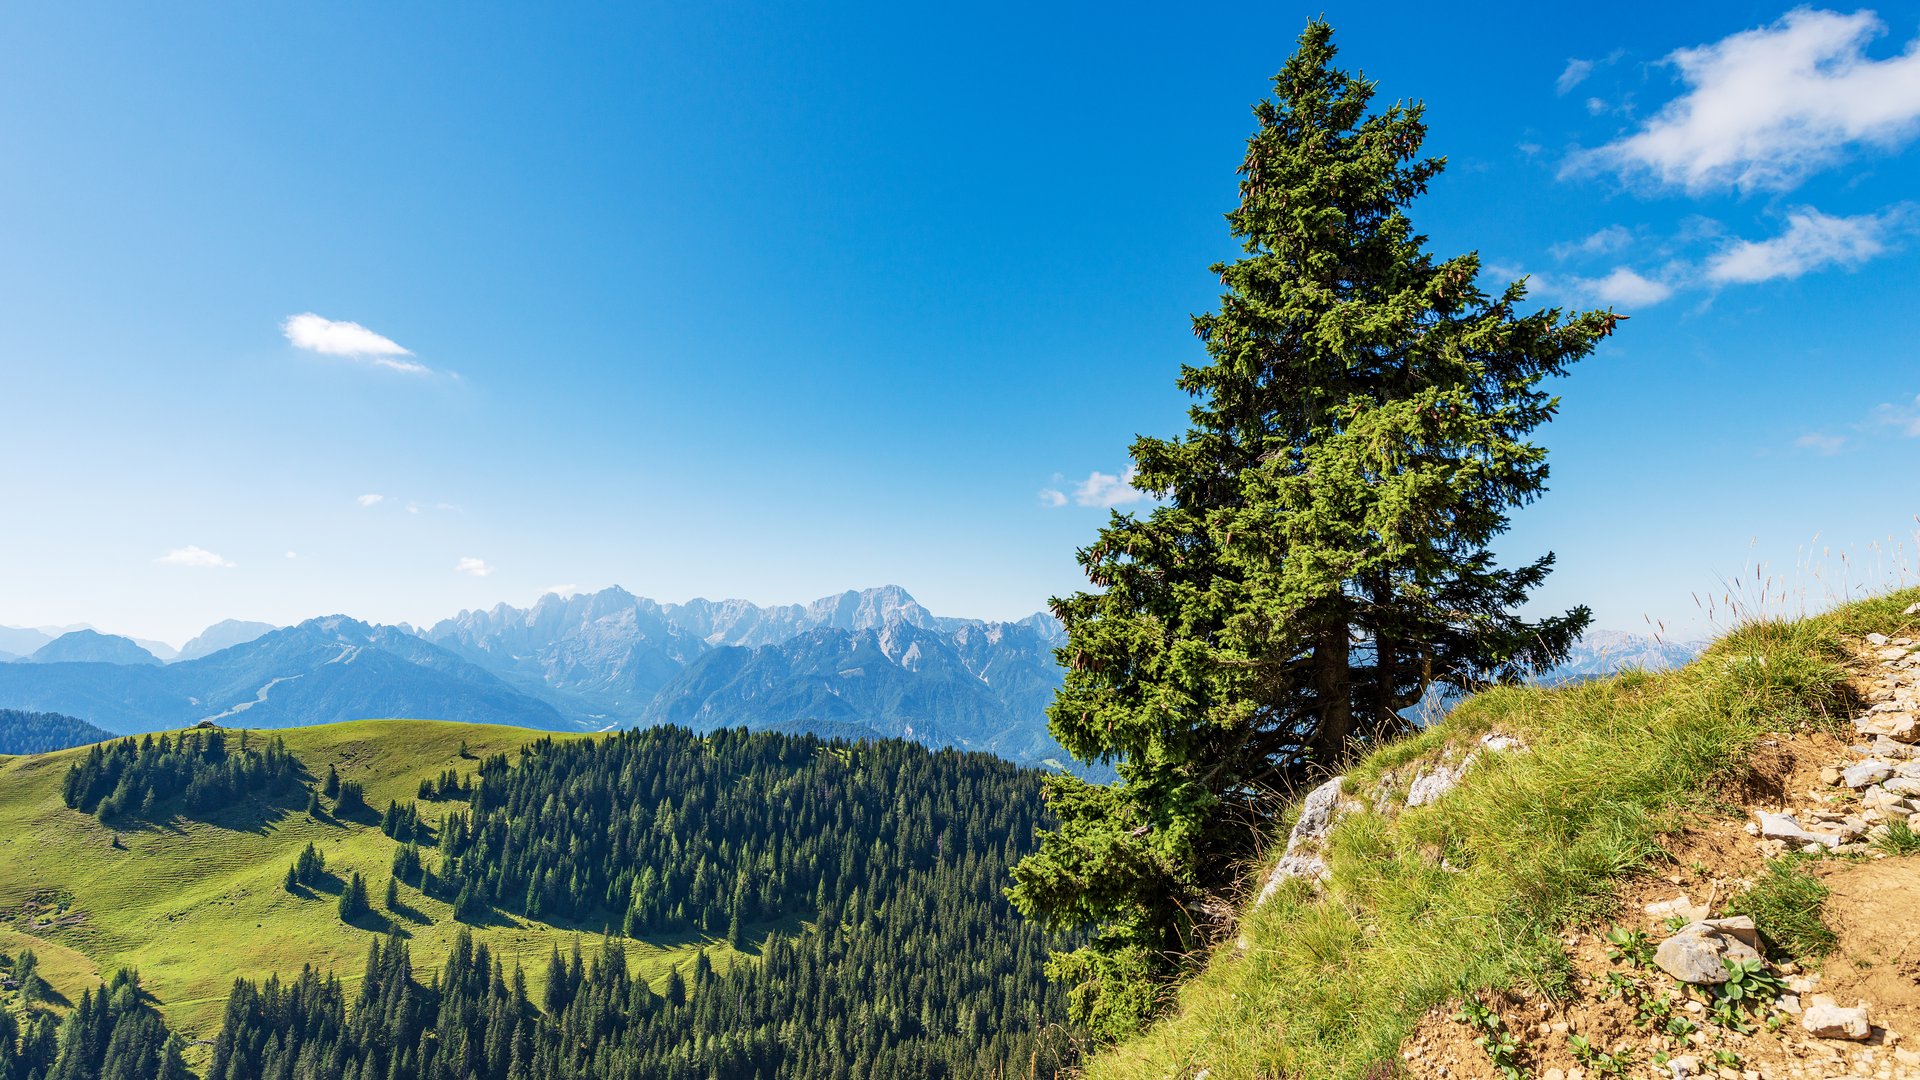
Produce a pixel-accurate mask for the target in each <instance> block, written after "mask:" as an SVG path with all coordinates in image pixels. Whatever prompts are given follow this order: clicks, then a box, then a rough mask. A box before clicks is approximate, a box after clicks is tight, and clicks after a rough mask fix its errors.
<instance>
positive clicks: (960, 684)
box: [642, 618, 1059, 760]
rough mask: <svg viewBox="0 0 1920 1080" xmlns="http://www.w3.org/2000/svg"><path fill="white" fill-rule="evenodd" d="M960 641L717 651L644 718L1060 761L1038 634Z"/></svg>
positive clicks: (988, 630)
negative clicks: (1048, 723)
mask: <svg viewBox="0 0 1920 1080" xmlns="http://www.w3.org/2000/svg"><path fill="white" fill-rule="evenodd" d="M956 633H957V636H959V637H960V638H962V640H961V641H960V642H958V643H956V641H955V640H954V639H953V637H951V636H949V635H945V634H942V633H941V632H939V631H938V630H935V629H929V628H923V627H920V626H916V625H914V624H912V623H909V622H906V621H905V620H904V619H901V618H895V619H894V620H893V621H890V622H888V623H886V624H885V625H883V626H880V627H879V628H867V629H861V630H843V629H838V628H816V629H812V630H807V631H805V632H803V633H800V634H798V635H796V636H794V637H791V638H788V639H787V640H786V641H783V642H781V643H779V644H775V645H761V646H757V647H751V648H749V647H746V646H738V645H722V646H718V647H716V648H714V649H713V650H712V651H710V652H708V653H707V654H705V655H703V656H702V657H700V658H699V659H698V660H696V661H694V662H693V663H692V664H690V665H688V667H687V668H686V670H685V671H683V672H681V673H680V675H679V676H678V677H677V678H675V679H674V680H673V681H672V682H670V683H668V684H667V685H666V687H664V688H663V689H662V690H661V691H660V694H659V696H658V697H657V698H656V699H655V700H654V703H653V705H652V707H651V708H650V709H649V710H648V711H647V712H646V714H645V715H644V716H643V717H642V719H643V721H644V722H646V723H656V724H657V723H675V724H684V725H687V726H689V727H692V728H695V729H696V730H708V729H712V728H715V727H723V726H726V727H731V726H745V727H748V728H753V729H756V730H777V731H791V730H807V731H842V732H843V731H846V730H849V729H857V730H863V731H866V732H868V733H870V734H873V735H880V736H895V737H901V738H909V739H915V740H917V741H920V742H923V743H927V744H929V745H934V746H949V745H950V746H960V747H965V748H968V749H975V750H991V751H994V752H996V753H999V754H1001V755H1003V756H1006V757H1011V758H1017V759H1021V760H1033V759H1037V758H1040V757H1048V756H1055V755H1057V754H1058V749H1057V748H1056V747H1053V746H1052V744H1051V742H1050V741H1049V740H1048V739H1047V737H1046V734H1045V719H1044V715H1043V714H1042V712H1041V710H1042V709H1044V702H1043V701H1042V700H1041V698H1042V687H1043V686H1045V687H1046V689H1045V690H1044V696H1045V697H1047V698H1050V697H1051V695H1052V690H1051V687H1050V686H1047V684H1048V682H1049V680H1051V686H1057V685H1058V684H1059V670H1058V667H1057V665H1055V664H1054V663H1053V660H1052V657H1051V655H1050V654H1049V653H1047V651H1046V649H1045V647H1044V645H1043V644H1042V643H1041V641H1040V639H1039V638H1038V636H1037V635H1034V634H1033V633H1032V632H1031V631H1028V630H1025V629H1022V628H1020V627H1017V626H1012V625H1010V624H999V625H997V626H994V627H978V626H968V627H962V628H961V629H960V630H959V631H957V632H956ZM1010 639H1018V640H1010ZM970 660H971V661H972V662H971V663H970V662H969V661H970ZM1048 669H1051V670H1048Z"/></svg>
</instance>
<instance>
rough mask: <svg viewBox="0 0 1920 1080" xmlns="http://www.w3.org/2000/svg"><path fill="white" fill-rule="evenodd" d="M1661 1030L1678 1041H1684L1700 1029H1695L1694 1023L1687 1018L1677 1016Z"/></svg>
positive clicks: (1662, 1026)
mask: <svg viewBox="0 0 1920 1080" xmlns="http://www.w3.org/2000/svg"><path fill="white" fill-rule="evenodd" d="M1660 1030H1661V1031H1663V1032H1665V1033H1666V1034H1668V1035H1671V1036H1673V1037H1674V1038H1676V1039H1684V1038H1686V1037H1687V1036H1689V1035H1691V1034H1693V1033H1694V1032H1695V1031H1698V1030H1699V1029H1698V1028H1696V1027H1694V1026H1693V1021H1691V1020H1689V1019H1687V1018H1686V1017H1684V1016H1676V1017H1674V1018H1673V1019H1671V1020H1668V1021H1667V1022H1666V1023H1665V1024H1663V1025H1661V1027H1660Z"/></svg>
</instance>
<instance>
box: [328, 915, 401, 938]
mask: <svg viewBox="0 0 1920 1080" xmlns="http://www.w3.org/2000/svg"><path fill="white" fill-rule="evenodd" d="M341 921H342V922H345V923H346V924H347V925H348V926H351V927H353V928H354V929H356V930H365V931H367V932H368V933H370V934H392V935H394V936H397V937H403V938H410V937H412V936H413V932H412V931H410V930H408V929H407V928H406V927H405V926H402V925H401V924H400V923H398V922H395V921H394V920H392V919H389V918H387V917H386V916H385V915H382V914H381V913H380V910H379V909H378V908H369V909H368V910H366V911H364V912H361V913H360V914H358V915H355V916H354V917H353V918H351V919H343V920H341Z"/></svg>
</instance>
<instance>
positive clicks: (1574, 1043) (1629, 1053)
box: [1567, 1035, 1633, 1076]
mask: <svg viewBox="0 0 1920 1080" xmlns="http://www.w3.org/2000/svg"><path fill="white" fill-rule="evenodd" d="M1567 1049H1569V1050H1571V1051H1573V1057H1574V1060H1575V1061H1578V1062H1579V1063H1580V1064H1582V1065H1584V1066H1586V1067H1587V1068H1588V1069H1591V1070H1592V1071H1594V1072H1596V1073H1599V1074H1601V1075H1603V1076H1625V1075H1627V1070H1628V1069H1630V1068H1632V1067H1633V1047H1631V1046H1623V1047H1621V1048H1620V1049H1618V1050H1616V1051H1614V1052H1613V1053H1611V1054H1609V1053H1606V1052H1604V1051H1602V1050H1601V1049H1600V1048H1598V1047H1596V1046H1594V1045H1593V1044H1592V1043H1591V1042H1588V1041H1587V1038H1586V1036H1584V1035H1569V1036H1567Z"/></svg>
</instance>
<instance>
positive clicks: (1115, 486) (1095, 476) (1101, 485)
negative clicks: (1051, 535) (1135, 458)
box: [1040, 465, 1151, 507]
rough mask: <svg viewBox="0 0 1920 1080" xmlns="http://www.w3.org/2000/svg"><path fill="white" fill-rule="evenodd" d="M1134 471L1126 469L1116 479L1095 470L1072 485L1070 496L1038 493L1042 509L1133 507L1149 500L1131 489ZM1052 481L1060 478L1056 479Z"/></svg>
mask: <svg viewBox="0 0 1920 1080" xmlns="http://www.w3.org/2000/svg"><path fill="white" fill-rule="evenodd" d="M1134 475H1135V470H1134V467H1133V466H1131V465H1129V466H1127V468H1126V470H1125V471H1124V472H1122V473H1120V475H1118V476H1115V475H1113V474H1112V473H1103V472H1101V471H1099V470H1098V469H1095V470H1094V471H1093V472H1090V473H1088V474H1087V478H1086V479H1085V480H1080V481H1077V482H1075V483H1073V484H1072V485H1070V486H1071V487H1072V489H1073V492H1072V494H1071V495H1069V494H1068V493H1067V492H1065V491H1062V490H1060V489H1059V488H1044V489H1042V490H1041V492H1040V502H1041V504H1042V505H1043V506H1065V505H1067V503H1069V502H1072V503H1075V504H1077V505H1079V506H1097V507H1115V506H1126V505H1128V504H1129V503H1137V502H1140V501H1141V500H1143V499H1147V498H1151V496H1150V495H1148V493H1147V492H1144V491H1141V490H1140V489H1139V488H1137V487H1134V486H1133V478H1134ZM1054 479H1055V480H1056V481H1057V480H1059V479H1060V478H1059V477H1058V476H1056V477H1055V478H1054Z"/></svg>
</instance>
